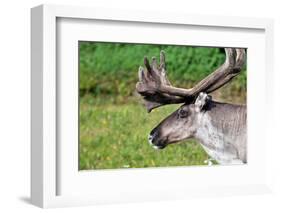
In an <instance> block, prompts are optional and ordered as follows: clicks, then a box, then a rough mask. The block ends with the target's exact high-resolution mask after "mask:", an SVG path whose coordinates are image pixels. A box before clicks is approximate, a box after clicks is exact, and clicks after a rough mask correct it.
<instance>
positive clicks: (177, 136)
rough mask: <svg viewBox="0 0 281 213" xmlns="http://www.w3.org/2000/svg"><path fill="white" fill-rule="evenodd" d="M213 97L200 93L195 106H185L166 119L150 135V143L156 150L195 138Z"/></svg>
mask: <svg viewBox="0 0 281 213" xmlns="http://www.w3.org/2000/svg"><path fill="white" fill-rule="evenodd" d="M210 100H211V96H209V95H207V94H206V93H200V94H199V96H198V97H197V99H196V101H195V103H194V104H184V105H182V106H181V107H180V108H179V109H178V110H176V111H175V112H173V113H172V114H171V115H169V116H168V117H167V118H165V119H164V120H163V121H162V122H160V124H158V126H157V127H155V128H154V129H153V130H152V131H151V132H150V134H149V137H148V140H149V143H150V144H151V145H152V146H153V147H154V148H156V149H163V148H165V147H166V146H167V145H168V144H171V143H176V142H179V141H182V140H185V139H188V138H191V137H193V136H194V133H195V132H196V130H197V128H198V126H199V121H200V117H201V115H202V114H203V113H204V111H205V108H206V107H207V105H208V104H209V102H210Z"/></svg>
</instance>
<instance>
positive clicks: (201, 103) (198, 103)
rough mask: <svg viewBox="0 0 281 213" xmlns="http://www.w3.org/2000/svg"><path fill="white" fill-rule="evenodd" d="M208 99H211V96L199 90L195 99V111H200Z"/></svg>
mask: <svg viewBox="0 0 281 213" xmlns="http://www.w3.org/2000/svg"><path fill="white" fill-rule="evenodd" d="M210 100H212V97H211V96H210V95H207V94H206V93H203V92H200V94H199V95H198V97H197V98H196V101H195V111H196V112H200V111H201V110H202V109H203V107H204V106H205V105H206V104H207V103H208V102H209V101H210Z"/></svg>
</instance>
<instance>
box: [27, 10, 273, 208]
mask: <svg viewBox="0 0 281 213" xmlns="http://www.w3.org/2000/svg"><path fill="white" fill-rule="evenodd" d="M31 15H32V16H31V24H32V30H31V41H32V46H31V54H32V63H31V64H32V66H31V68H32V70H31V73H32V77H31V82H32V88H31V90H32V92H31V97H32V103H31V112H32V115H31V116H32V117H31V131H32V132H31V170H32V171H31V201H32V203H33V204H35V205H37V206H40V207H43V208H47V207H59V206H76V205H91V204H99V203H116V202H139V201H145V200H165V199H182V198H187V197H198V196H214V195H218V196H223V195H233V194H236V195H242V194H253V193H265V192H270V191H271V189H270V188H271V177H272V174H271V170H270V168H271V167H270V160H269V159H270V158H269V155H270V153H269V151H268V150H270V143H269V141H270V137H272V134H271V132H272V131H274V128H273V127H272V122H271V119H272V117H271V116H269V114H271V113H273V110H272V111H271V110H270V109H273V108H272V105H273V104H272V103H273V100H272V96H271V95H270V93H269V91H270V90H271V88H272V87H273V85H272V83H270V82H273V81H271V79H272V78H273V62H272V58H273V57H272V56H273V22H272V20H270V19H256V18H241V17H216V16H203V15H188V14H166V13H163V14H161V13H153V12H147V11H122V10H108V9H100V8H84V7H74V6H54V5H41V6H38V7H35V8H32V10H31ZM77 20H78V21H77ZM75 21H76V22H77V23H78V24H77V23H76V25H75V24H74V22H75ZM85 21H86V22H87V24H86V25H85ZM95 21H98V23H99V24H98V26H95V27H101V26H106V24H108V23H110V27H114V28H120V27H123V28H126V27H127V28H128V30H129V31H130V29H129V28H132V29H133V28H134V27H135V26H140V27H142V28H145V27H147V26H150V25H151V24H152V25H153V26H156V27H155V28H158V29H159V33H160V31H161V30H162V28H163V30H164V31H165V32H167V33H168V32H172V31H171V29H173V30H179V31H181V32H183V33H184V31H185V28H186V27H188V26H189V27H192V28H194V31H196V30H198V28H200V30H207V31H209V34H207V35H208V39H204V36H205V37H206V34H205V35H202V36H201V37H200V36H195V37H196V39H194V40H190V41H189V42H191V44H194V45H201V46H237V47H238V46H241V45H242V47H250V48H249V51H250V52H251V51H252V53H253V54H255V59H259V60H258V61H259V62H257V63H259V64H257V63H254V62H255V61H254V57H251V54H249V58H248V63H249V64H248V65H249V68H252V69H255V70H257V73H256V74H255V75H253V72H252V71H251V70H249V79H250V80H249V82H248V87H249V100H248V103H250V105H249V107H250V109H251V114H250V116H249V120H250V121H249V122H250V125H249V139H250V144H251V141H254V140H255V141H257V140H258V142H259V143H258V144H260V145H258V146H250V148H251V147H252V148H251V151H250V156H249V157H250V158H251V159H252V160H250V161H249V163H248V164H247V165H246V166H244V167H239V166H231V167H224V166H218V167H215V169H213V168H214V167H200V168H196V167H192V168H186V167H181V168H157V169H152V168H149V169H128V170H125V171H124V170H122V171H118V170H117V171H115V170H111V171H106V172H105V171H100V172H97V173H95V174H94V175H95V176H93V174H92V173H91V172H82V173H83V174H81V172H80V173H79V171H78V170H77V169H76V168H77V165H76V164H75V162H76V163H77V155H78V153H77V152H76V151H77V150H75V148H73V147H74V146H73V144H75V140H76V139H77V138H76V139H75V140H73V142H70V146H69V147H68V148H67V147H65V144H64V143H62V144H58V143H57V141H58V138H59V137H60V136H59V135H60V132H59V131H58V126H59V124H58V120H59V118H60V119H63V118H64V117H63V116H62V117H60V114H59V113H61V112H62V110H58V109H59V108H60V107H61V106H60V104H61V102H62V101H65V103H66V102H67V104H70V105H71V106H73V107H71V106H70V107H69V108H70V109H69V110H71V108H72V109H73V111H75V110H76V108H75V107H76V102H72V101H73V100H74V99H70V100H66V99H60V98H61V95H58V92H59V91H63V90H64V88H62V87H63V86H61V85H70V84H69V83H68V82H67V80H62V79H65V78H62V77H60V78H58V76H57V75H58V74H57V70H58V69H61V66H63V65H61V64H62V63H63V61H64V60H65V59H63V57H60V56H61V55H63V56H66V57H70V58H73V57H75V56H76V55H77V53H76V54H75V53H73V51H72V50H73V48H71V45H72V43H71V42H73V41H74V42H75V41H77V40H79V39H84V40H87V39H88V40H89V39H90V40H91V38H92V37H90V36H91V31H89V33H88V30H89V29H90V28H91V23H92V22H93V23H94V22H95ZM65 23H66V24H65ZM116 23H118V24H116ZM132 23H133V24H132ZM78 27H79V30H76V31H78V32H79V33H70V32H74V31H71V30H73V29H78ZM105 28H106V27H105ZM164 28H165V29H164ZM93 29H96V28H93ZM63 30H64V31H63ZM69 30H70V31H69ZM106 30H107V29H104V31H105V32H106ZM126 30H127V29H126ZM216 30H217V31H218V33H219V34H221V35H220V39H219V40H216V41H214V39H213V43H212V42H211V41H210V40H212V38H214V37H215V36H216ZM101 31H102V30H101ZM134 31H135V32H136V31H137V29H134ZM164 31H163V32H164ZM240 31H241V32H242V34H241V35H240V34H239V32H240ZM85 32H87V33H85ZM105 32H104V33H102V32H101V33H100V35H99V36H100V37H99V38H97V37H96V38H95V39H96V40H100V41H101V40H103V39H106V40H107V41H123V42H126V41H127V42H128V41H129V42H147V43H155V42H158V43H166V42H169V43H173V44H184V43H185V42H186V41H185V40H184V39H183V38H181V36H178V40H175V39H174V40H172V39H171V38H169V37H168V36H166V37H165V36H163V37H162V38H161V39H162V40H160V38H159V36H158V38H159V40H157V37H155V38H148V37H146V38H144V37H145V36H143V35H139V36H137V35H135V36H134V37H132V36H131V38H134V39H133V40H129V39H130V38H129V37H125V36H124V35H123V34H122V33H121V34H120V33H119V34H118V33H117V34H116V35H115V38H112V37H107V38H105V37H104V36H105V35H106V33H105ZM233 32H235V33H234V34H235V35H236V36H240V37H239V38H240V40H239V39H234V36H232V35H230V34H232V33H233ZM243 32H244V34H243ZM60 33H61V34H60ZM156 33H157V32H156ZM255 33H256V34H255ZM65 34H66V35H68V36H67V37H63V35H65ZM86 34H87V36H86ZM61 35H62V36H61ZM198 35H199V34H198ZM249 35H250V36H249ZM84 36H85V37H84ZM172 36H173V35H172V34H171V35H170V37H172ZM212 36H213V37H212ZM152 37H153V36H152ZM191 37H192V36H191ZM198 37H199V38H198ZM247 37H248V38H247ZM210 38H211V39H210ZM224 38H225V39H224ZM243 38H245V40H243ZM61 39H63V41H62V40H61ZM138 39H139V40H138ZM64 42H65V43H64ZM68 42H70V43H68ZM60 45H62V46H60ZM64 45H67V47H70V51H69V50H67V52H68V53H69V55H68V54H67V52H63V51H64V50H63V47H65V46H64ZM61 48H62V49H61ZM254 50H256V51H254ZM259 50H260V51H259ZM58 52H59V53H58ZM254 52H256V53H254ZM71 53H73V54H72V55H71ZM60 54H61V55H60ZM67 59H69V58H67ZM60 60H61V61H60ZM68 68H69V70H74V71H73V75H72V74H70V75H72V77H75V69H77V66H75V63H74V64H73V63H71V62H69V63H68ZM62 69H63V68H62ZM70 73H71V72H70ZM264 77H265V78H264ZM251 82H255V83H251ZM256 83H260V85H261V86H260V87H259V88H256V91H257V93H258V95H257V94H256V93H255V92H254V90H253V88H255V84H256ZM76 86H77V85H76ZM66 88H69V89H70V90H72V89H73V91H75V89H77V87H75V85H74V87H72V86H71V85H70V87H66ZM260 100H263V101H261V102H263V103H264V104H260V105H259V107H256V108H253V107H252V108H251V106H253V105H254V103H257V102H258V101H260ZM62 105H63V104H62ZM265 107H267V111H265ZM73 111H68V112H73ZM257 114H259V115H260V114H262V115H263V116H262V117H261V118H260V119H261V120H262V122H263V123H264V124H265V127H266V128H265V133H264V135H262V137H258V136H259V135H257V136H254V135H251V128H252V130H258V129H259V130H260V129H261V125H258V123H260V122H258V120H256V117H255V115H257ZM72 120H73V122H75V121H76V122H77V119H76V120H75V117H73V118H72ZM60 122H64V121H63V120H62V121H61V120H60ZM75 127H76V126H75V125H73V126H72V127H70V128H75ZM60 130H61V129H60ZM62 132H63V131H62ZM74 132H75V131H74ZM252 132H253V131H252ZM260 134H261V133H260ZM72 136H73V137H72ZM71 138H75V135H71V137H70V140H71ZM68 145H69V144H68ZM71 147H72V148H71ZM265 150H267V151H265ZM78 173H79V174H78ZM237 173H240V174H243V175H245V176H244V177H243V178H233V175H232V174H237ZM221 174H225V175H227V174H228V175H229V176H225V177H226V179H227V180H228V181H217V179H216V178H217V177H218V176H219V175H221ZM148 176H149V179H153V178H155V179H157V178H158V177H159V176H162V177H163V176H165V177H166V178H169V179H172V180H177V181H173V182H174V183H173V184H172V183H171V184H165V186H164V188H163V184H164V183H166V182H167V181H166V180H165V179H164V180H163V182H161V181H160V182H159V183H158V184H150V183H149V180H148V178H147V177H148ZM206 176H207V177H208V179H209V180H206V181H204V184H202V181H201V180H203V179H204V177H206ZM255 176H258V177H255ZM65 177H67V178H65ZM132 177H133V178H137V177H138V178H137V179H136V180H137V181H140V182H138V184H135V185H134V182H130V181H129V179H132ZM186 177H189V181H190V182H191V183H189V184H188V181H186ZM253 177H255V178H253ZM93 178H97V179H96V180H97V181H99V182H98V185H91V184H90V182H91V180H93ZM113 178H114V180H115V181H116V182H115V181H114V182H112V183H110V180H111V179H113ZM118 181H119V182H118ZM122 181H123V182H122ZM200 181H201V182H200ZM106 183H107V185H105V184H106ZM115 183H120V186H121V187H117V186H115V185H116V184H115ZM125 183H126V184H125ZM177 183H178V184H177ZM106 186H107V189H106V190H103V189H105V188H106ZM108 186H110V187H108ZM161 186H162V187H161ZM108 188H111V189H108ZM93 191H94V192H95V193H93ZM88 192H89V193H88ZM120 194H122V196H121V195H120Z"/></svg>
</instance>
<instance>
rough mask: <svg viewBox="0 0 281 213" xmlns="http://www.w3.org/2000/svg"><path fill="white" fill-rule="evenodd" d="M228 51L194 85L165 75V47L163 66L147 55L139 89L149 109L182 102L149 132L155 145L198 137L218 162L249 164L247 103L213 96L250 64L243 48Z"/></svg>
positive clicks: (140, 72)
mask: <svg viewBox="0 0 281 213" xmlns="http://www.w3.org/2000/svg"><path fill="white" fill-rule="evenodd" d="M225 54H226V59H225V62H224V63H223V64H222V65H221V66H220V67H219V68H217V69H216V70H215V71H214V72H212V73H211V74H210V75H208V76H207V77H206V78H204V79H203V80H201V81H200V82H199V83H197V84H196V85H195V86H194V87H193V88H190V89H184V88H178V87H174V86H172V84H171V83H170V81H169V80H168V78H167V75H166V65H165V55H164V52H163V51H161V52H160V64H159V65H158V63H157V60H156V58H155V57H153V58H152V62H151V65H150V63H149V61H148V59H147V58H146V57H145V58H144V65H145V67H146V70H145V69H144V68H143V67H142V66H141V67H140V68H139V82H138V83H137V84H136V90H137V92H138V93H139V94H140V95H141V96H142V97H143V99H144V103H145V106H146V108H147V111H148V112H151V111H152V110H153V109H155V108H157V107H161V106H163V105H166V104H179V103H183V105H182V106H180V107H179V109H177V110H176V111H175V112H173V113H172V114H171V115H169V116H168V117H166V118H165V119H164V120H163V121H161V122H160V123H159V124H158V126H156V127H155V128H154V129H153V130H152V131H151V132H150V134H149V137H148V140H149V143H150V144H151V145H152V146H153V147H154V148H155V149H163V148H165V147H166V146H167V145H169V144H173V143H177V142H180V141H183V140H186V139H189V138H195V139H196V140H197V141H198V143H199V144H200V145H201V146H202V147H203V149H204V150H205V151H206V153H207V154H208V155H209V156H210V157H211V159H214V160H216V161H217V162H218V163H219V164H243V163H246V162H247V110H246V106H245V105H235V104H229V103H221V102H217V101H213V100H212V98H211V96H210V95H208V94H209V93H211V92H213V91H215V90H217V89H219V88H220V87H222V86H223V85H225V84H226V83H228V82H229V81H230V80H231V79H233V78H234V77H235V76H237V75H238V74H239V73H240V71H241V69H242V66H243V64H244V62H245V54H246V53H245V50H244V49H242V48H236V49H234V48H225Z"/></svg>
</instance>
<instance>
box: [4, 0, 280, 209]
mask: <svg viewBox="0 0 281 213" xmlns="http://www.w3.org/2000/svg"><path fill="white" fill-rule="evenodd" d="M41 3H56V4H72V5H75V4H77V3H76V1H74V0H68V1H67V0H57V1H48V0H46V1H44V2H41V1H37V0H25V1H24V0H8V1H5V2H4V1H2V2H1V7H0V10H1V12H0V15H1V19H0V22H1V25H0V26H1V29H2V30H1V32H0V36H1V39H0V42H1V45H0V54H1V57H0V62H1V69H0V72H1V77H0V91H1V100H2V101H1V104H0V124H1V128H0V144H1V149H0V152H1V153H0V162H1V167H0V169H1V175H0V211H1V212H12V211H13V210H14V211H16V212H18V211H26V212H37V211H39V209H38V208H36V207H34V206H31V205H29V204H28V202H29V201H28V196H29V187H30V184H29V172H30V166H29V163H30V157H29V149H30V142H29V140H30V133H29V132H30V127H29V125H30V119H29V117H30V112H29V107H30V104H29V102H30V95H29V93H30V39H29V36H30V13H29V12H30V11H29V9H30V8H31V7H33V6H36V5H39V4H41ZM79 5H82V6H101V7H112V8H123V9H140V10H144V9H146V10H155V11H160V10H162V11H169V12H173V13H176V12H185V13H192V14H216V15H231V16H251V17H269V18H274V20H275V50H274V52H275V72H276V77H275V82H274V83H275V85H276V89H277V90H276V91H281V89H280V87H281V86H280V85H281V84H280V82H281V74H280V72H281V62H280V61H281V60H279V58H281V56H280V53H279V51H278V50H277V48H278V47H281V45H280V44H281V12H280V8H281V7H280V6H279V5H278V1H271V0H262V1H246V0H235V1H226V0H211V1H208V0H206V1H201V0H193V1H187V0H185V1H180V0H173V1H167V2H165V3H164V0H160V1H154V2H152V1H149V0H135V1H133V0H131V1H129V0H128V1H122V0H115V1H114V0H112V1H109V0H104V1H94V0H92V1H90V0H89V1H86V0H80V1H79ZM278 72H279V73H278ZM278 83H279V84H280V85H278ZM275 95H276V97H278V96H279V100H277V98H276V100H277V101H276V106H275V107H276V109H281V104H280V100H281V96H280V95H281V94H280V93H279V94H277V93H276V94H275ZM278 119H280V113H279V114H278V115H277V116H276V121H278ZM279 129H280V128H279ZM271 143H273V145H274V150H273V154H272V155H273V156H274V159H275V161H274V166H279V168H280V165H279V164H278V163H279V162H280V161H281V160H280V157H279V156H280V154H279V149H280V144H281V141H272V142H271ZM280 173H281V169H278V170H275V180H276V181H275V183H276V185H275V191H276V193H275V194H274V195H263V196H247V197H232V198H220V199H194V200H187V201H173V202H158V203H145V204H127V205H123V204H122V205H109V206H96V207H82V208H72V209H68V211H70V212H76V211H85V212H113V211H117V212H118V211H120V212H121V211H122V212H132V211H134V212H144V211H149V212H150V211H157V212H175V211H181V210H185V211H188V212H193V211H196V212H197V211H202V212H203V211H205V212H206V211H208V212H213V211H216V212H225V211H226V210H227V212H237V211H251V212H253V211H258V212H259V211H261V212H276V211H278V210H277V208H279V210H280V209H281V207H280V205H279V202H280V200H281V195H280V192H281V184H280V180H281V174H280ZM5 210H6V211H5ZM62 210H63V209H56V210H51V211H53V212H60V211H62ZM48 211H50V210H48Z"/></svg>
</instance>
